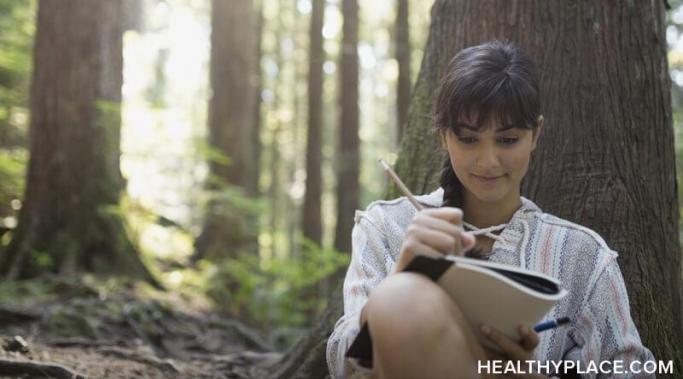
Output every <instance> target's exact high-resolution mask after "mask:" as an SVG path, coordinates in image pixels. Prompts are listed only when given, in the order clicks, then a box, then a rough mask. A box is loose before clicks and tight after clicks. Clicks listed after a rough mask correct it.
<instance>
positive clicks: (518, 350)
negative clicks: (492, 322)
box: [480, 325, 548, 379]
mask: <svg viewBox="0 0 683 379" xmlns="http://www.w3.org/2000/svg"><path fill="white" fill-rule="evenodd" d="M480 329H481V333H482V334H483V335H484V336H486V338H488V339H489V340H490V341H491V342H493V343H494V344H496V345H497V346H498V347H499V348H500V350H502V351H503V352H504V355H505V358H507V360H509V361H513V362H514V361H520V363H519V366H518V365H517V363H516V362H515V364H514V367H521V368H522V370H524V371H529V366H528V365H527V362H526V361H530V360H532V357H533V354H534V350H535V349H536V346H538V342H539V338H538V334H537V333H536V332H534V331H533V330H532V329H531V328H529V327H528V326H524V325H520V326H519V327H518V331H519V335H520V336H521V337H522V340H521V341H520V342H515V341H513V340H511V339H510V338H509V337H508V336H506V335H505V334H503V333H501V332H499V331H498V330H496V329H493V328H491V327H489V326H487V325H483V326H481V328H480ZM537 368H538V366H536V365H534V366H533V369H534V370H536V369H537ZM509 377H511V378H523V379H540V378H548V377H547V376H545V375H543V374H539V373H524V374H517V375H511V376H509Z"/></svg>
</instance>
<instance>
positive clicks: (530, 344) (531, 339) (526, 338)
mask: <svg viewBox="0 0 683 379" xmlns="http://www.w3.org/2000/svg"><path fill="white" fill-rule="evenodd" d="M518 330H519V335H520V336H522V342H521V345H522V348H524V350H526V351H533V350H534V349H535V348H536V346H538V342H539V341H540V338H539V337H538V333H536V332H535V331H533V330H532V329H531V328H530V327H528V326H526V325H520V326H519V328H518Z"/></svg>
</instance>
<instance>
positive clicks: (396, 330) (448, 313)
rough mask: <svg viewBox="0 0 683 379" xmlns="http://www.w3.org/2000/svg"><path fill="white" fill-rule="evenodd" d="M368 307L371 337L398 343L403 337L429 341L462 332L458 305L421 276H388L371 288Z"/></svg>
mask: <svg viewBox="0 0 683 379" xmlns="http://www.w3.org/2000/svg"><path fill="white" fill-rule="evenodd" d="M367 307H368V310H367V315H368V322H369V324H370V331H371V334H372V336H373V339H376V338H380V339H383V338H386V339H388V340H392V341H393V342H396V343H399V342H400V340H403V339H407V340H409V341H411V342H419V341H420V340H430V339H434V338H438V337H439V336H443V335H445V334H446V332H448V333H449V334H450V335H453V334H454V333H455V335H456V336H459V335H461V333H460V332H459V329H460V326H459V325H458V324H459V323H458V320H459V318H458V317H457V313H459V312H460V311H459V309H458V308H457V305H456V304H455V303H453V302H452V300H451V299H450V298H449V297H448V295H447V294H446V293H445V292H444V291H443V290H442V289H441V288H440V287H439V286H438V285H437V284H436V283H434V282H433V281H431V280H430V279H429V278H427V277H425V276H423V275H419V274H414V273H398V274H394V275H390V276H389V277H387V278H386V279H385V280H383V281H382V283H380V284H379V285H378V286H377V287H376V288H375V289H374V290H373V291H372V293H371V294H370V298H369V299H368V304H367ZM385 334H387V335H388V336H387V335H385Z"/></svg>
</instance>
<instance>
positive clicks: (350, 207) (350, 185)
mask: <svg viewBox="0 0 683 379" xmlns="http://www.w3.org/2000/svg"><path fill="white" fill-rule="evenodd" d="M342 15H343V18H344V25H343V27H342V46H341V51H340V64H339V67H340V69H341V70H340V76H339V86H340V89H341V92H340V94H339V129H338V133H339V134H338V135H339V145H338V152H337V162H336V164H337V226H336V229H335V237H334V248H335V249H336V250H337V251H342V252H347V253H348V252H351V228H352V227H353V214H354V212H355V211H356V209H357V208H358V205H359V204H358V202H359V200H358V197H359V192H360V191H359V188H358V187H359V183H358V177H359V170H360V154H359V144H360V142H359V138H358V124H359V120H358V118H359V109H358V2H357V0H342Z"/></svg>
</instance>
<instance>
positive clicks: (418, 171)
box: [389, 0, 683, 367]
mask: <svg viewBox="0 0 683 379" xmlns="http://www.w3.org/2000/svg"><path fill="white" fill-rule="evenodd" d="M664 16H665V13H664V2H661V1H654V2H593V1H588V0H585V1H577V2H564V1H557V2H547V1H542V0H538V1H490V0H489V1H465V0H459V1H444V0H439V1H437V2H436V3H435V5H434V7H433V9H432V25H431V29H430V36H429V40H428V42H427V48H426V50H425V55H424V59H423V61H422V69H421V72H420V75H419V78H418V81H417V83H416V88H415V94H414V95H413V102H412V108H411V111H410V115H409V121H408V129H407V131H406V133H407V135H406V137H405V138H404V139H403V144H402V151H401V154H400V156H399V160H398V162H397V172H398V173H399V175H400V176H401V177H402V178H404V179H405V181H406V185H407V186H408V187H409V188H410V189H411V190H413V191H415V192H416V193H425V192H428V191H429V190H432V189H434V188H436V187H437V186H438V175H437V172H438V170H439V168H440V167H441V163H442V161H443V159H444V157H445V156H444V155H439V154H434V153H433V152H434V151H438V150H440V147H439V146H440V145H439V140H438V138H436V136H435V135H434V134H433V133H431V131H430V130H431V128H432V124H431V120H430V118H429V117H427V115H429V114H430V110H431V104H432V94H433V93H434V90H435V89H436V83H437V81H438V80H439V78H440V77H441V74H442V72H443V69H444V68H445V66H446V63H447V61H448V60H449V59H450V58H451V57H452V56H453V55H454V54H455V53H456V52H457V51H459V50H461V49H463V48H465V47H467V46H472V45H476V44H480V43H483V42H486V41H490V40H493V39H500V40H509V41H511V42H514V43H516V44H517V45H518V46H520V47H521V48H522V49H523V50H524V51H526V52H527V53H528V54H529V55H531V56H532V58H533V59H534V60H535V61H536V63H537V67H538V72H539V77H540V81H541V96H542V100H543V104H542V106H543V113H544V115H545V119H546V127H545V128H544V131H543V133H542V134H541V137H540V142H539V146H538V148H537V149H536V151H535V152H534V154H533V155H534V157H533V159H532V163H531V166H530V169H529V173H528V174H527V177H526V179H525V181H524V183H523V186H522V193H523V195H524V196H527V197H529V198H531V199H532V200H534V201H535V202H536V203H537V204H538V205H539V206H540V207H541V208H542V209H543V210H544V211H546V212H549V213H552V214H555V215H557V216H559V217H562V218H565V219H568V220H571V221H574V222H577V223H579V224H582V225H585V226H587V227H589V228H591V229H594V230H596V231H597V232H598V233H600V235H601V236H603V237H604V238H605V240H606V241H607V243H608V244H609V246H610V247H612V248H613V249H615V250H616V251H618V252H619V254H620V255H619V257H620V258H619V265H620V267H621V270H622V272H623V274H624V278H625V281H626V286H627V288H628V292H629V298H630V302H631V311H632V314H633V317H634V319H635V322H636V325H637V326H638V330H639V332H640V335H641V337H642V339H643V341H644V343H645V345H646V346H648V347H650V348H651V349H652V351H653V353H654V354H655V357H657V358H658V359H676V360H677V367H679V366H681V365H683V361H682V360H681V355H682V353H681V347H680V343H679V342H680V341H682V340H683V325H682V324H681V322H682V321H681V320H682V318H681V255H680V250H679V245H678V220H679V215H678V198H677V193H676V176H675V167H674V161H675V156H674V144H673V129H672V116H671V99H670V91H671V83H670V80H669V75H668V68H667V60H666V40H665V24H664ZM475 20H476V21H475ZM395 195H397V192H396V190H395V189H392V191H391V193H390V195H389V196H390V197H393V196H395ZM664 262H665V263H664Z"/></svg>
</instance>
